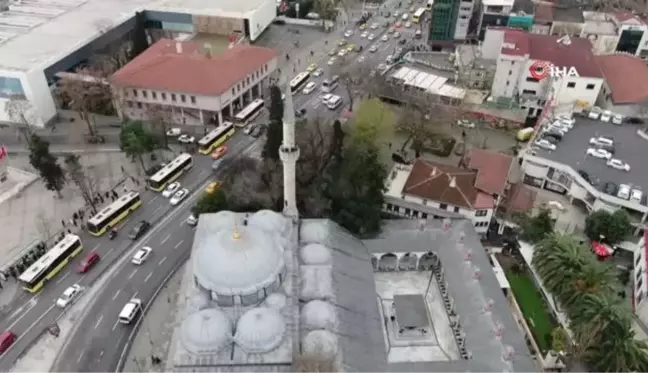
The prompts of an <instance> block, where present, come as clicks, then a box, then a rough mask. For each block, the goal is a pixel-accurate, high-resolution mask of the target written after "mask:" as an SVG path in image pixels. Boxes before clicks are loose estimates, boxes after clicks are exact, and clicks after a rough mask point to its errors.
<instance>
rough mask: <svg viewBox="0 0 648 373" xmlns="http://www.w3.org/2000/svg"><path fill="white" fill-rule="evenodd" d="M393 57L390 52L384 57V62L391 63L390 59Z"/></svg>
mask: <svg viewBox="0 0 648 373" xmlns="http://www.w3.org/2000/svg"><path fill="white" fill-rule="evenodd" d="M393 59H394V56H392V55H391V54H390V55H389V56H387V57H385V62H386V63H392V60H393Z"/></svg>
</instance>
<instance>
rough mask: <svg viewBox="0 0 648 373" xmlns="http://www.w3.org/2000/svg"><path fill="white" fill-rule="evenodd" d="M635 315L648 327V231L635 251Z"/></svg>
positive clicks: (645, 231)
mask: <svg viewBox="0 0 648 373" xmlns="http://www.w3.org/2000/svg"><path fill="white" fill-rule="evenodd" d="M631 281H632V283H633V284H634V293H633V295H632V300H633V307H634V313H635V315H637V318H638V319H639V321H641V323H642V324H643V325H648V300H647V299H646V297H647V296H648V229H645V230H644V231H643V236H642V237H641V239H640V240H639V243H638V245H637V249H636V250H634V269H633V277H632V279H631Z"/></svg>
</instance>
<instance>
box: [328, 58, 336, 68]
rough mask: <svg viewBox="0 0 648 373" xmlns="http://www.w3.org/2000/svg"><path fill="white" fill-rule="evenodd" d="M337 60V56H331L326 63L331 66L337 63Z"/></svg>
mask: <svg viewBox="0 0 648 373" xmlns="http://www.w3.org/2000/svg"><path fill="white" fill-rule="evenodd" d="M335 61H337V58H335V57H331V58H329V60H328V62H327V63H326V64H328V65H329V66H333V65H335Z"/></svg>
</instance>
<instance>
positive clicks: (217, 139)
mask: <svg viewBox="0 0 648 373" xmlns="http://www.w3.org/2000/svg"><path fill="white" fill-rule="evenodd" d="M232 136H234V123H232V122H225V123H223V125H222V126H220V127H218V128H216V129H215V130H213V131H211V132H209V133H208V134H207V135H205V137H203V138H202V139H200V140H199V141H198V151H199V152H200V154H204V155H209V154H211V152H212V151H214V149H215V148H217V147H219V146H221V145H223V144H224V143H225V141H227V140H229V138H230V137H232Z"/></svg>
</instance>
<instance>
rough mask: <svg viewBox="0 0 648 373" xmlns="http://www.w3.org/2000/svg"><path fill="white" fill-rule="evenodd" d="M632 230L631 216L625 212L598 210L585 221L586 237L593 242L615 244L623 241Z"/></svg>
mask: <svg viewBox="0 0 648 373" xmlns="http://www.w3.org/2000/svg"><path fill="white" fill-rule="evenodd" d="M630 228H631V226H630V216H629V215H628V213H627V212H626V211H625V210H617V211H615V212H614V213H610V212H608V211H607V210H597V211H595V212H593V213H592V214H590V215H589V216H588V217H587V218H586V219H585V235H586V236H587V238H589V239H590V240H591V241H604V242H606V243H609V244H615V243H618V242H621V241H623V239H624V238H625V237H626V235H628V233H630Z"/></svg>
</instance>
